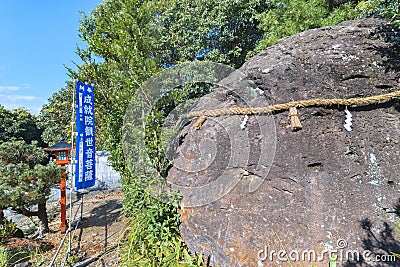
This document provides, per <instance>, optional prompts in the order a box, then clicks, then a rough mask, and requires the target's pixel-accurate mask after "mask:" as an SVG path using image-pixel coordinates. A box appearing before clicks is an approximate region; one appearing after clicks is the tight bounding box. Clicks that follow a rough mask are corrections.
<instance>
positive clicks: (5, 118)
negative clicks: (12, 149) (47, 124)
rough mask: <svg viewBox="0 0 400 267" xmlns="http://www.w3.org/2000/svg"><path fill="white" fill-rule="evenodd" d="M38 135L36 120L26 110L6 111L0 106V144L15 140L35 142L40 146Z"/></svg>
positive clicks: (39, 131)
mask: <svg viewBox="0 0 400 267" xmlns="http://www.w3.org/2000/svg"><path fill="white" fill-rule="evenodd" d="M40 135H41V130H40V129H39V128H38V126H37V119H36V117H35V116H34V115H32V114H31V113H29V111H28V110H27V109H25V108H17V109H14V110H7V109H5V108H4V107H3V106H1V105H0V142H2V141H3V142H4V141H7V140H10V139H11V138H17V139H23V140H25V141H26V142H28V143H30V142H32V141H33V140H36V141H38V142H39V144H42V142H41V139H40Z"/></svg>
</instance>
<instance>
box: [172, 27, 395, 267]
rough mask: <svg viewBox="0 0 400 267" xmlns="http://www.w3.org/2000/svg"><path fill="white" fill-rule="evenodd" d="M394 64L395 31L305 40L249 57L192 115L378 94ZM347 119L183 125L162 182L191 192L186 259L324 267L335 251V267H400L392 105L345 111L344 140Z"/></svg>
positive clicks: (325, 110)
mask: <svg viewBox="0 0 400 267" xmlns="http://www.w3.org/2000/svg"><path fill="white" fill-rule="evenodd" d="M399 55H400V34H399V30H398V29H396V28H394V27H392V26H391V25H390V24H388V23H387V22H385V21H382V20H379V19H362V20H356V21H349V22H344V23H341V24H339V25H337V26H332V27H325V28H321V29H314V30H310V31H306V32H303V33H300V34H297V35H294V36H291V37H288V38H285V39H283V40H281V41H279V42H278V43H277V44H276V45H275V46H273V47H271V48H269V49H267V50H265V51H263V52H261V53H259V54H258V55H256V56H254V57H253V58H252V59H250V60H249V61H248V62H247V63H245V64H244V65H243V66H242V67H241V68H240V69H239V70H238V71H236V72H234V73H233V74H232V75H231V76H230V77H228V78H227V79H225V80H224V81H222V83H223V84H224V85H225V87H220V88H218V89H217V90H216V91H215V92H214V93H212V94H210V95H207V96H206V97H203V98H202V99H201V101H200V103H199V104H198V109H215V108H221V107H233V106H246V105H248V106H253V107H254V106H265V105H269V104H278V103H286V102H290V101H293V100H303V99H315V98H350V97H367V96H373V95H377V94H385V93H388V92H392V91H395V90H399V89H400V88H399V86H398V83H399V81H400V80H399V79H400V56H399ZM244 84H246V86H244ZM344 109H345V107H342V106H331V107H309V108H299V118H300V121H301V123H302V126H303V128H302V130H299V131H295V132H293V131H292V130H291V128H290V120H289V119H288V112H287V111H280V112H276V113H275V114H273V115H260V116H249V117H248V121H247V122H245V120H246V119H245V118H244V116H242V115H241V116H238V115H230V116H223V117H217V118H208V119H207V120H206V121H205V122H204V123H203V125H202V126H201V127H200V129H198V130H196V129H194V127H193V124H194V122H195V119H194V120H192V122H191V123H190V124H187V125H186V126H184V127H183V129H182V130H181V132H180V133H179V136H178V137H179V138H178V139H179V146H178V148H177V151H176V152H177V157H176V159H175V163H176V164H175V166H174V167H173V168H172V169H171V170H170V171H169V174H168V181H169V182H170V183H172V187H173V188H182V187H186V188H190V187H195V189H196V190H193V191H190V190H189V191H188V192H183V194H184V199H183V200H182V204H183V210H182V211H181V215H182V224H181V225H180V231H181V235H182V236H183V238H184V240H185V242H186V244H187V246H188V247H189V249H190V250H191V251H192V252H193V253H200V252H202V253H203V255H204V257H205V259H206V261H208V263H209V264H210V265H211V266H217V265H219V266H289V263H288V262H285V261H283V260H284V259H289V260H290V262H291V264H292V265H293V266H302V264H303V263H304V265H305V266H310V265H312V264H314V265H316V266H327V265H326V264H327V262H328V261H329V253H333V254H335V251H336V252H337V253H336V255H337V256H338V258H337V262H338V263H340V266H400V259H397V261H394V258H389V256H388V255H391V252H395V253H399V252H400V243H399V240H400V238H399V229H397V227H396V220H397V218H398V216H399V215H400V200H399V192H400V175H399V173H400V165H399V164H398V163H399V161H400V145H399V142H400V113H399V112H400V105H399V101H398V100H397V99H396V100H392V101H389V102H385V103H380V104H371V105H367V106H361V107H352V106H349V107H348V110H349V111H350V112H351V113H352V115H353V130H352V131H351V132H347V131H346V130H344V128H343V121H344V118H345V113H344ZM243 124H244V125H243ZM241 125H242V127H241ZM241 128H244V129H241ZM208 185H211V186H208ZM185 205H191V206H193V207H185ZM280 250H281V252H279V251H280ZM285 251H286V252H287V253H286V254H285V253H284V252H285ZM313 252H315V253H316V255H315V258H314V255H313ZM357 256H359V259H357ZM363 256H364V257H363ZM310 257H311V261H309V258H310ZM322 257H323V259H321V258H322ZM376 257H380V259H384V260H385V261H380V262H379V261H375V262H367V260H368V259H371V260H375V259H377V260H378V259H379V258H376ZM383 257H386V258H383ZM314 259H315V260H314ZM313 260H314V261H313Z"/></svg>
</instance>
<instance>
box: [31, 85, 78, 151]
mask: <svg viewBox="0 0 400 267" xmlns="http://www.w3.org/2000/svg"><path fill="white" fill-rule="evenodd" d="M70 85H71V86H67V87H66V88H63V89H61V90H60V91H58V92H56V93H54V94H53V95H52V96H51V97H50V98H49V99H48V101H47V102H48V103H47V104H45V105H44V106H43V107H42V109H41V110H40V114H39V116H38V126H39V127H40V129H42V131H43V133H42V135H41V138H42V140H43V141H44V142H45V143H47V144H48V145H49V146H52V145H55V144H56V143H58V142H60V140H69V138H70V137H71V116H72V115H71V112H72V98H73V95H72V94H73V92H74V91H73V89H72V83H71V84H70Z"/></svg>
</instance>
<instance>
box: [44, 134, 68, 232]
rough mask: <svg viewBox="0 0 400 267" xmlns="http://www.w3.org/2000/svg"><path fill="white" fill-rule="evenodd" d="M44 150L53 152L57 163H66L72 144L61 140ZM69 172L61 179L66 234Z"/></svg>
mask: <svg viewBox="0 0 400 267" xmlns="http://www.w3.org/2000/svg"><path fill="white" fill-rule="evenodd" d="M43 150H45V151H48V152H50V153H53V154H54V155H55V157H56V159H55V162H54V163H55V164H58V165H66V164H69V162H70V151H71V150H72V146H71V145H70V144H68V143H67V142H64V141H61V142H59V143H58V144H55V145H54V146H51V147H46V148H44V149H43ZM66 178H67V174H66V173H65V172H64V173H63V175H62V177H61V181H60V191H61V200H60V204H61V227H60V231H61V233H62V234H64V233H65V232H66V231H67V186H66Z"/></svg>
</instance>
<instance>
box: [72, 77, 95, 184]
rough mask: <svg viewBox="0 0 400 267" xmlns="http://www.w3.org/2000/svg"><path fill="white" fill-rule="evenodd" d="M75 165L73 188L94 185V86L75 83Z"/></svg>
mask: <svg viewBox="0 0 400 267" xmlns="http://www.w3.org/2000/svg"><path fill="white" fill-rule="evenodd" d="M76 132H77V137H76V157H75V159H76V165H75V188H76V189H77V190H78V189H82V188H87V187H91V186H94V184H95V181H96V157H95V155H96V148H95V135H94V133H95V132H94V87H93V85H90V84H85V83H82V82H79V81H78V82H77V83H76Z"/></svg>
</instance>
